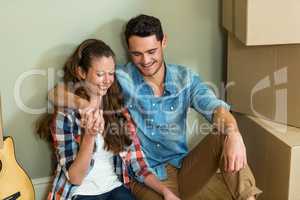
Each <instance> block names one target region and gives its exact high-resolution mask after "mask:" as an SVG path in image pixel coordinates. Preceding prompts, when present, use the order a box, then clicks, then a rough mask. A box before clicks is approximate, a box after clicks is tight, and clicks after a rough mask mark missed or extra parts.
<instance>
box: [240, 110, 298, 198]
mask: <svg viewBox="0 0 300 200" xmlns="http://www.w3.org/2000/svg"><path fill="white" fill-rule="evenodd" d="M235 117H236V119H237V121H238V124H239V128H240V131H241V133H242V135H243V138H244V141H245V145H246V148H247V156H248V163H249V165H250V167H251V169H252V170H253V173H254V176H255V178H256V183H257V186H258V187H259V188H260V189H261V190H263V194H262V196H261V198H259V199H260V200H300V190H299V188H300V170H299V169H300V129H298V128H294V127H288V126H285V125H282V124H278V123H274V122H270V121H267V120H263V119H259V118H255V117H249V116H246V115H242V114H237V113H235Z"/></svg>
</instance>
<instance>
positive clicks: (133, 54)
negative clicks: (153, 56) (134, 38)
mask: <svg viewBox="0 0 300 200" xmlns="http://www.w3.org/2000/svg"><path fill="white" fill-rule="evenodd" d="M131 55H132V56H136V57H137V56H139V55H140V54H138V53H131Z"/></svg>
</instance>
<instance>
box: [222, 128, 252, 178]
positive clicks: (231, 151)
mask: <svg viewBox="0 0 300 200" xmlns="http://www.w3.org/2000/svg"><path fill="white" fill-rule="evenodd" d="M223 154H224V170H225V172H237V171H239V170H241V169H243V168H245V166H246V165H247V156H246V148H245V145H244V142H243V138H242V136H241V134H240V133H239V132H238V131H237V132H230V133H228V134H227V136H226V139H225V142H224V150H223Z"/></svg>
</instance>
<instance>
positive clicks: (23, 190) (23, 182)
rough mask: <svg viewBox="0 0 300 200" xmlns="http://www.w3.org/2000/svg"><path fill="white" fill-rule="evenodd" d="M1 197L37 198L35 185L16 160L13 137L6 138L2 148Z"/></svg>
mask: <svg viewBox="0 0 300 200" xmlns="http://www.w3.org/2000/svg"><path fill="white" fill-rule="evenodd" d="M0 199H1V200H2V199H5V200H15V199H17V200H34V199H35V194H34V189H33V185H32V183H31V181H30V179H29V177H28V176H27V174H26V173H25V171H24V170H23V169H22V168H21V167H20V166H19V164H18V163H17V161H16V157H15V151H14V143H13V139H12V138H11V137H7V138H6V139H5V140H4V145H3V148H2V149H1V148H0Z"/></svg>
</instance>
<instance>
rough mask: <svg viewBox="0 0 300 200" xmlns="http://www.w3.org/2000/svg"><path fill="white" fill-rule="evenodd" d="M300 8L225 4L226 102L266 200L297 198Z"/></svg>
mask: <svg viewBox="0 0 300 200" xmlns="http://www.w3.org/2000/svg"><path fill="white" fill-rule="evenodd" d="M299 10H300V1H296V0H286V1H271V0H251V1H250V0H223V26H224V27H225V28H226V29H227V30H228V59H227V60H228V63H227V69H228V70H227V72H228V74H227V81H228V85H230V86H229V88H228V89H227V101H228V102H229V103H230V104H231V106H232V110H233V111H235V112H237V113H235V115H236V118H237V120H238V123H239V127H240V129H241V133H242V134H243V137H244V140H245V143H246V146H247V150H248V158H249V163H250V166H251V167H252V169H253V172H254V175H255V177H256V179H257V185H258V187H259V188H260V189H262V190H263V191H264V193H263V195H262V196H261V198H260V199H264V200H300V190H299V188H300V170H299V168H300V89H299V86H300V84H299V83H298V76H299V75H300V21H299V20H298V18H299V17H300V13H299ZM298 85H299V86H298ZM238 113H239V114H238ZM248 115H250V116H248Z"/></svg>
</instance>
